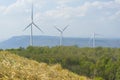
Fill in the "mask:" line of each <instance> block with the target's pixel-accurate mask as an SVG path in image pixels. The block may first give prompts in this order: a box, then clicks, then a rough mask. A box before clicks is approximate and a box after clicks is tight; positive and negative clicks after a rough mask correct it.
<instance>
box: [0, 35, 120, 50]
mask: <svg viewBox="0 0 120 80" xmlns="http://www.w3.org/2000/svg"><path fill="white" fill-rule="evenodd" d="M33 44H34V46H49V47H53V46H58V45H59V37H56V36H34V37H33ZM63 45H64V46H73V45H77V46H79V47H91V46H92V40H90V39H89V38H68V37H67V38H63ZM28 46H29V36H14V37H12V38H10V39H8V40H5V41H3V42H0V48H1V49H8V48H19V47H28ZM96 46H102V47H120V39H96Z"/></svg>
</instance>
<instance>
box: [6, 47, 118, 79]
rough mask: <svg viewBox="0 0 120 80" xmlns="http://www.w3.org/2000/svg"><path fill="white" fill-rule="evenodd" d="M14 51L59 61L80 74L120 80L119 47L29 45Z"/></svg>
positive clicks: (49, 62)
mask: <svg viewBox="0 0 120 80" xmlns="http://www.w3.org/2000/svg"><path fill="white" fill-rule="evenodd" d="M7 51H10V52H12V53H15V54H18V55H20V56H24V57H26V58H28V59H33V60H36V61H38V62H45V63H48V64H56V63H59V64H61V65H62V67H63V68H66V69H69V70H71V71H72V72H74V73H77V74H79V75H84V76H87V77H90V78H92V79H93V78H94V79H95V78H96V79H100V80H120V49H119V48H101V47H97V48H79V47H77V46H71V47H64V46H63V47H52V48H49V47H28V48H26V49H24V48H19V49H8V50H7Z"/></svg>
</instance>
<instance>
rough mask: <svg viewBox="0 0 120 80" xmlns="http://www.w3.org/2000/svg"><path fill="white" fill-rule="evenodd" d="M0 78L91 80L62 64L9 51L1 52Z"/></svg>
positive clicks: (7, 79) (21, 79)
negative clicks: (41, 61)
mask: <svg viewBox="0 0 120 80" xmlns="http://www.w3.org/2000/svg"><path fill="white" fill-rule="evenodd" d="M0 80H90V79H88V78H87V77H84V76H78V75H77V74H74V73H72V72H70V71H68V70H65V69H62V67H61V65H59V64H56V65H51V66H49V65H47V64H46V63H38V62H36V61H33V60H28V59H26V58H22V57H19V56H17V55H15V54H11V53H9V52H3V51H2V52H0Z"/></svg>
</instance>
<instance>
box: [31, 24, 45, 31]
mask: <svg viewBox="0 0 120 80" xmlns="http://www.w3.org/2000/svg"><path fill="white" fill-rule="evenodd" d="M33 25H34V26H35V27H36V28H37V29H39V30H40V31H41V32H42V33H43V31H42V30H41V29H40V28H39V27H38V26H37V25H36V24H35V23H33Z"/></svg>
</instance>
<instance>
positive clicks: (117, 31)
mask: <svg viewBox="0 0 120 80" xmlns="http://www.w3.org/2000/svg"><path fill="white" fill-rule="evenodd" d="M31 3H32V1H31V0H0V41H2V40H5V39H8V38H10V37H13V36H21V35H29V34H30V28H28V29H27V30H25V31H23V30H24V28H25V27H26V26H28V25H29V24H30V22H31ZM33 3H34V22H35V23H36V25H37V26H39V28H41V29H42V30H43V32H44V33H41V32H40V31H39V30H38V29H37V28H35V27H34V29H33V33H34V35H48V36H59V32H58V31H57V30H56V29H55V28H54V26H57V27H58V28H60V29H63V28H64V27H65V26H66V25H69V27H68V28H67V29H66V30H65V32H64V37H78V38H81V37H86V38H88V37H90V36H91V35H92V34H93V33H97V34H99V35H102V36H98V37H102V38H103V37H104V38H120V0H33Z"/></svg>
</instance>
